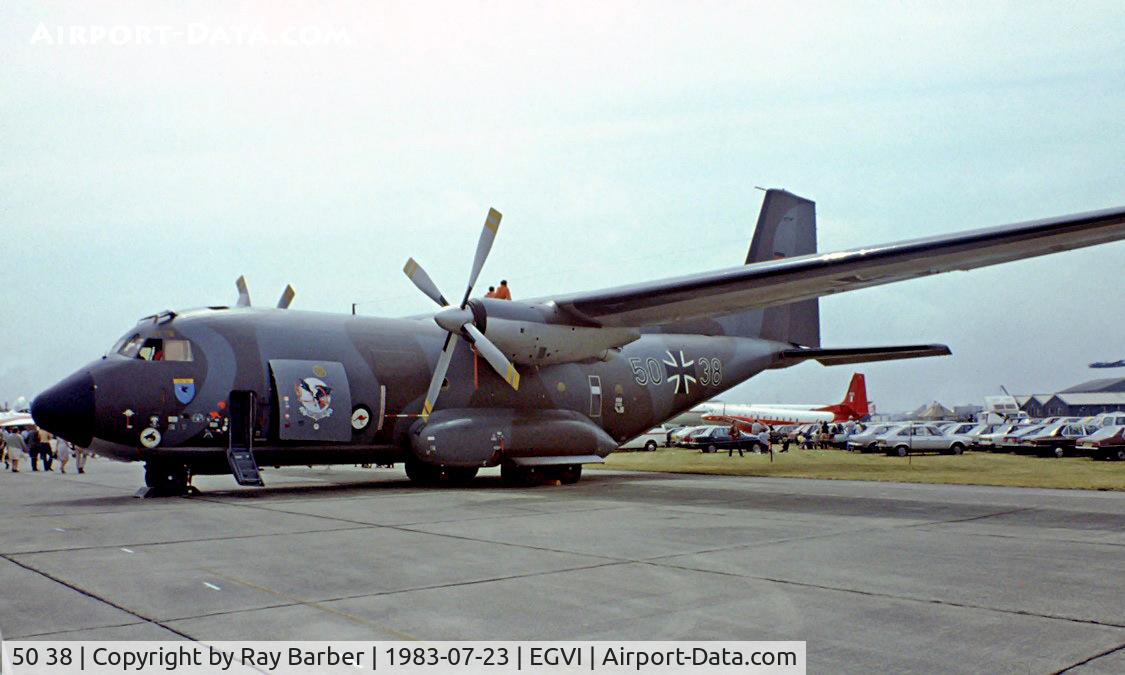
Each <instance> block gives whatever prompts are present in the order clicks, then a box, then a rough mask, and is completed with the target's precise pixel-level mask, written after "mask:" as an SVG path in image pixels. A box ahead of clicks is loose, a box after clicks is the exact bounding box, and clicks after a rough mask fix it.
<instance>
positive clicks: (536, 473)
mask: <svg viewBox="0 0 1125 675" xmlns="http://www.w3.org/2000/svg"><path fill="white" fill-rule="evenodd" d="M476 475H477V468H476V467H468V468H464V467H449V466H444V467H443V466H434V465H433V464H427V463H425V462H422V461H419V460H417V459H414V458H413V457H412V458H410V459H408V460H406V477H407V478H409V479H410V480H411V481H412V482H414V483H417V484H418V485H432V486H437V485H448V486H459V485H467V484H468V483H469V482H471V481H472V480H473V478H475V477H476ZM500 477H501V478H502V479H503V481H504V484H505V485H508V486H511V487H530V486H533V485H540V484H542V483H554V482H558V483H561V484H563V485H573V484H574V483H577V482H578V481H579V480H580V479H581V478H582V465H581V464H563V465H555V466H519V465H516V464H512V463H510V462H505V463H504V464H501V465H500Z"/></svg>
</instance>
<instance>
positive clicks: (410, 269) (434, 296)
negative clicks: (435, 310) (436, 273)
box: [402, 258, 449, 307]
mask: <svg viewBox="0 0 1125 675" xmlns="http://www.w3.org/2000/svg"><path fill="white" fill-rule="evenodd" d="M402 271H403V272H406V276H407V277H409V278H410V280H411V281H413V282H414V285H415V286H417V287H418V290H420V291H422V292H423V293H425V294H426V296H427V297H428V298H429V299H430V300H433V301H434V302H436V303H437V304H439V305H441V306H442V307H445V306H446V305H448V304H449V302H448V301H446V299H445V296H444V295H442V294H441V291H439V290H438V287H437V284H435V283H434V280H433V279H431V278H430V275H428V274H426V270H424V269H422V266H421V265H419V264H418V261H416V260H414V258H411V259H410V260H407V261H406V267H403V268H402Z"/></svg>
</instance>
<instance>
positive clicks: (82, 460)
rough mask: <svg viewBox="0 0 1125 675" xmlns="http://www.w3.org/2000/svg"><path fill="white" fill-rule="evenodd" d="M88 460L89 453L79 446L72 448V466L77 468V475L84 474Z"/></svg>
mask: <svg viewBox="0 0 1125 675" xmlns="http://www.w3.org/2000/svg"><path fill="white" fill-rule="evenodd" d="M89 458H90V451H89V450H88V449H87V448H83V447H81V446H78V445H76V446H74V465H75V466H76V467H78V473H86V460H87V459H89Z"/></svg>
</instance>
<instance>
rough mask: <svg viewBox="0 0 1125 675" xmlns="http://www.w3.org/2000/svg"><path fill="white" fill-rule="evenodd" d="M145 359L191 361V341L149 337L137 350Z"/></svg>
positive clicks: (137, 353) (139, 357) (138, 354)
mask: <svg viewBox="0 0 1125 675" xmlns="http://www.w3.org/2000/svg"><path fill="white" fill-rule="evenodd" d="M136 356H137V358H138V359H143V360H145V361H191V360H192V359H191V343H190V342H188V341H187V340H172V339H161V338H149V339H147V340H145V341H144V344H143V345H142V346H141V347H140V349H138V350H137V352H136Z"/></svg>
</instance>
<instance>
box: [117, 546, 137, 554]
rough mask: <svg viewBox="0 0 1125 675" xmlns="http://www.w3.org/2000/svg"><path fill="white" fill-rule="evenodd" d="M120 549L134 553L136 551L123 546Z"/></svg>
mask: <svg viewBox="0 0 1125 675" xmlns="http://www.w3.org/2000/svg"><path fill="white" fill-rule="evenodd" d="M121 550H122V551H125V552H126V553H136V551H134V550H133V549H131V548H125V547H124V546H122V547H121Z"/></svg>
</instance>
